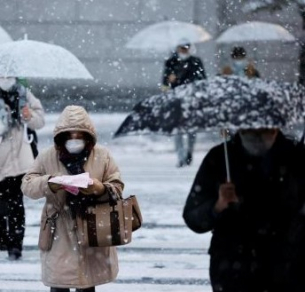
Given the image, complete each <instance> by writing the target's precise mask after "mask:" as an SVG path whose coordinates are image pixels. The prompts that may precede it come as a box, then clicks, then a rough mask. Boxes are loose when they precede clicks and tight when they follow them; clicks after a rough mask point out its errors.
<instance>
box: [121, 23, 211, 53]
mask: <svg viewBox="0 0 305 292" xmlns="http://www.w3.org/2000/svg"><path fill="white" fill-rule="evenodd" d="M209 39H211V35H210V34H209V33H208V32H207V31H206V30H205V29H204V28H203V27H201V26H199V25H195V24H192V23H187V22H181V21H163V22H160V23H156V24H153V25H150V26H148V27H146V28H144V29H143V30H141V31H140V32H138V33H137V34H136V35H135V36H134V37H132V38H131V39H130V40H129V41H128V43H127V44H126V47H127V48H129V49H139V50H155V51H160V52H164V51H165V52H167V51H170V50H173V49H174V48H175V47H176V46H178V45H180V44H185V43H200V42H205V41H207V40H209Z"/></svg>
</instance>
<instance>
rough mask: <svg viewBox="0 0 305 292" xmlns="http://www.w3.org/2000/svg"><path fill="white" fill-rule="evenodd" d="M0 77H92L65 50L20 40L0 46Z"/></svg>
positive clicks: (41, 43)
mask: <svg viewBox="0 0 305 292" xmlns="http://www.w3.org/2000/svg"><path fill="white" fill-rule="evenodd" d="M0 76H4V77H19V76H22V77H26V78H52V79H93V77H92V75H91V74H90V73H89V72H88V70H87V69H86V67H85V66H84V65H83V64H82V63H81V62H80V61H79V60H78V59H77V58H76V57H75V56H74V55H73V54H72V53H70V52H69V51H68V50H66V49H64V48H62V47H60V46H56V45H50V44H47V43H43V42H37V41H32V40H22V41H15V42H10V43H5V44H2V45H0Z"/></svg>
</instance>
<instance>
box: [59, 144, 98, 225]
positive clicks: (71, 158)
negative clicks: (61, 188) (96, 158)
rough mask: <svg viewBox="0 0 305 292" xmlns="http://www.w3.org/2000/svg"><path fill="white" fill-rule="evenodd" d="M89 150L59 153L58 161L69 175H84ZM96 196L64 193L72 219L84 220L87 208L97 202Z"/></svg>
mask: <svg viewBox="0 0 305 292" xmlns="http://www.w3.org/2000/svg"><path fill="white" fill-rule="evenodd" d="M90 152H91V151H90V150H88V149H84V150H83V151H82V152H81V153H79V154H70V153H68V152H66V151H62V150H61V151H60V152H59V160H60V161H61V162H62V164H63V165H64V166H65V168H66V169H67V171H68V172H69V174H72V175H75V174H81V173H84V172H85V170H84V164H85V163H86V161H87V160H88V157H89V155H90ZM98 198H99V197H98V196H96V195H94V194H92V195H83V194H82V193H79V194H78V195H77V196H75V195H72V194H70V193H68V192H67V193H66V204H67V205H68V206H69V208H70V210H71V213H72V217H73V218H74V219H75V218H76V216H79V217H81V218H85V216H86V212H87V207H88V206H95V205H96V204H97V201H98Z"/></svg>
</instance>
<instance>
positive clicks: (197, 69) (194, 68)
mask: <svg viewBox="0 0 305 292" xmlns="http://www.w3.org/2000/svg"><path fill="white" fill-rule="evenodd" d="M170 74H175V75H176V76H177V79H176V81H175V82H174V83H172V84H170V83H169V81H168V76H169V75H170ZM205 78H206V74H205V70H204V67H203V64H202V62H201V60H200V59H199V58H198V57H194V56H190V57H189V58H187V59H186V60H180V59H179V58H178V56H177V54H176V53H175V54H173V56H172V57H171V58H170V59H168V60H167V61H166V62H165V66H164V72H163V81H162V84H163V85H165V86H169V87H171V88H175V87H177V86H179V85H182V84H187V83H190V82H193V81H196V80H201V79H205Z"/></svg>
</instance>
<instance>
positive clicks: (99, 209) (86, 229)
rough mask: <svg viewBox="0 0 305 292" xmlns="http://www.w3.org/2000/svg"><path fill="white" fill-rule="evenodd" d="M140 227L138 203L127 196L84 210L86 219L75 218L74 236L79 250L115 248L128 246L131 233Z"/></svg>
mask: <svg viewBox="0 0 305 292" xmlns="http://www.w3.org/2000/svg"><path fill="white" fill-rule="evenodd" d="M141 225H142V215H141V211H140V207H139V204H138V201H137V199H136V197H135V196H130V197H128V198H126V199H118V200H116V199H110V200H109V201H108V202H104V203H100V204H96V205H95V206H88V207H87V211H86V216H85V217H84V218H81V217H79V216H77V218H76V233H77V236H78V240H79V242H80V244H81V245H82V246H88V247H102V246H117V245H124V244H127V243H129V242H131V240H132V232H133V231H135V230H137V229H139V228H140V227H141Z"/></svg>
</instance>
